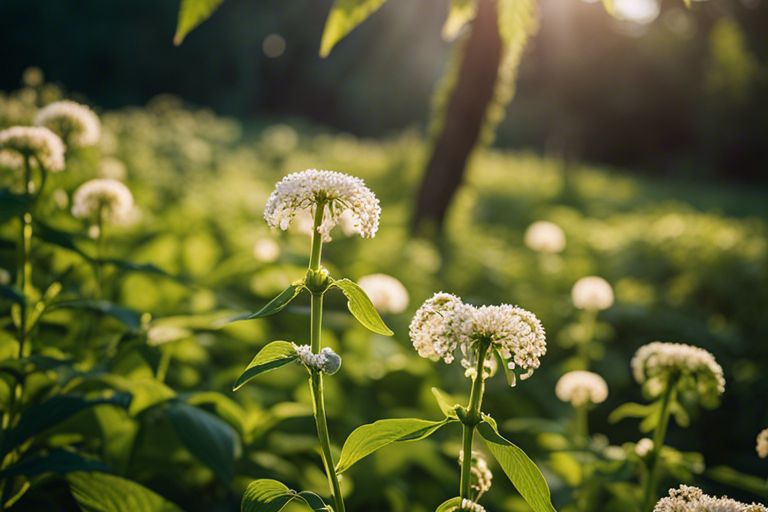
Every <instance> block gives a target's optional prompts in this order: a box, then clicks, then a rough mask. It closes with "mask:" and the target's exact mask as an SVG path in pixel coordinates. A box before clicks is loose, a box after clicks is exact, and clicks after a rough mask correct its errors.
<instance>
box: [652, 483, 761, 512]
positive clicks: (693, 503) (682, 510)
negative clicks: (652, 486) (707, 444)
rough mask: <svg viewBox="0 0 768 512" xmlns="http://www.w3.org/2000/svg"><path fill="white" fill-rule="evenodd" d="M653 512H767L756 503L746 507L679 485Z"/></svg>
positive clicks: (657, 504) (739, 503)
mask: <svg viewBox="0 0 768 512" xmlns="http://www.w3.org/2000/svg"><path fill="white" fill-rule="evenodd" d="M653 512H768V508H765V506H763V505H759V504H757V503H752V504H751V505H747V504H746V503H741V502H739V501H736V500H732V499H730V498H727V497H722V498H715V497H712V496H708V495H706V494H704V492H702V490H701V489H699V488H698V487H690V486H688V485H681V486H680V487H679V488H677V489H670V490H669V496H668V497H666V498H662V499H661V500H659V502H658V503H656V507H654V509H653Z"/></svg>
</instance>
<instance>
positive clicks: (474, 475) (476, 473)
mask: <svg viewBox="0 0 768 512" xmlns="http://www.w3.org/2000/svg"><path fill="white" fill-rule="evenodd" d="M463 463H464V450H461V451H460V452H459V466H461V465H462V464H463ZM470 473H471V487H472V490H473V491H475V500H479V499H480V498H481V497H482V495H483V494H485V493H487V492H488V491H490V490H491V484H492V483H493V473H491V470H490V469H489V468H488V462H487V461H486V460H485V458H484V457H483V456H482V454H481V453H480V452H476V451H474V450H473V451H472V465H471V466H470Z"/></svg>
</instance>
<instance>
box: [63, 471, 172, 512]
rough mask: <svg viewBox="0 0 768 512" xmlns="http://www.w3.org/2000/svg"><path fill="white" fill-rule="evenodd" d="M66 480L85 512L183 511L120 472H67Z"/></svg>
mask: <svg viewBox="0 0 768 512" xmlns="http://www.w3.org/2000/svg"><path fill="white" fill-rule="evenodd" d="M67 482H69V487H70V489H71V490H72V496H73V497H74V498H75V501H77V503H78V505H80V509H81V510H82V511H83V512H126V511H128V510H130V511H131V512H181V509H180V508H179V507H177V506H176V505H175V504H173V503H171V502H170V501H168V500H166V499H165V498H163V497H162V496H160V495H159V494H157V493H155V492H154V491H151V490H149V489H147V488H146V487H144V486H143V485H140V484H137V483H136V482H132V481H130V480H126V479H125V478H121V477H119V476H115V475H109V474H106V473H88V472H79V471H78V472H75V473H70V474H69V475H67Z"/></svg>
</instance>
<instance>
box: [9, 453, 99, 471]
mask: <svg viewBox="0 0 768 512" xmlns="http://www.w3.org/2000/svg"><path fill="white" fill-rule="evenodd" d="M73 471H101V472H105V473H106V472H109V471H110V469H109V466H107V465H106V464H104V463H103V462H101V461H100V460H96V459H87V458H85V457H83V456H82V455H79V454H77V453H75V452H70V451H68V450H63V449H55V450H51V451H50V452H49V453H47V454H45V455H40V454H34V455H31V456H27V457H24V458H22V459H21V460H20V461H18V462H17V463H15V464H13V465H12V466H10V467H8V468H7V469H4V470H3V471H0V478H6V477H9V476H18V475H24V476H26V477H30V476H35V475H41V474H44V473H56V474H59V475H63V474H66V473H71V472H73Z"/></svg>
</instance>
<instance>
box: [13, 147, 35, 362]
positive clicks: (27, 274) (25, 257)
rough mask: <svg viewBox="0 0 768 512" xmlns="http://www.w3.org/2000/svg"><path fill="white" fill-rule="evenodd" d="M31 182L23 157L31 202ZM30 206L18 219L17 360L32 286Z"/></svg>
mask: <svg viewBox="0 0 768 512" xmlns="http://www.w3.org/2000/svg"><path fill="white" fill-rule="evenodd" d="M31 181H32V166H31V164H30V161H29V156H27V155H25V156H24V194H25V195H26V198H27V200H31V197H32V190H31V188H30V185H31ZM30 209H31V206H30V207H28V208H26V209H25V211H24V212H22V213H21V215H20V217H19V226H20V229H19V259H18V265H17V269H16V272H17V277H16V280H17V285H18V287H19V289H20V290H21V292H22V294H23V295H24V298H25V299H26V300H25V301H24V302H22V303H21V305H20V315H19V316H20V319H19V358H22V357H24V355H25V351H26V350H28V348H27V346H26V345H27V339H28V336H29V333H28V332H27V300H29V299H30V297H31V294H30V289H31V286H32V263H31V262H30V254H31V252H32V213H31V211H30Z"/></svg>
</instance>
